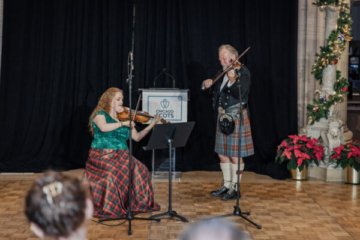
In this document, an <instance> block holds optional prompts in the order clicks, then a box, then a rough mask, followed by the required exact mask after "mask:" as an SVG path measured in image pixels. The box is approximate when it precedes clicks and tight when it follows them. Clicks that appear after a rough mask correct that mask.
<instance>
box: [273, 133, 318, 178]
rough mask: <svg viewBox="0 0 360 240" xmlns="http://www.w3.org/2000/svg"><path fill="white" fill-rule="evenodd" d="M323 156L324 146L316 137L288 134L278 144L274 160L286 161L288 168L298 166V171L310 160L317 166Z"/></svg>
mask: <svg viewBox="0 0 360 240" xmlns="http://www.w3.org/2000/svg"><path fill="white" fill-rule="evenodd" d="M323 156H324V147H323V145H321V144H320V143H319V141H318V140H317V139H315V138H309V137H307V136H305V135H304V136H297V135H290V136H289V138H286V139H284V140H283V141H282V142H281V144H280V145H279V146H278V148H277V154H276V158H275V162H277V161H279V162H280V163H282V162H284V161H288V163H287V168H288V170H290V169H296V168H299V171H302V170H303V169H304V166H305V165H306V166H307V165H308V164H309V163H311V162H313V163H315V164H316V165H317V166H319V162H320V161H322V160H323Z"/></svg>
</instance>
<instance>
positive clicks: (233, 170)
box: [231, 163, 245, 191]
mask: <svg viewBox="0 0 360 240" xmlns="http://www.w3.org/2000/svg"><path fill="white" fill-rule="evenodd" d="M244 167H245V163H241V164H240V172H239V175H240V176H239V183H240V182H241V175H242V172H243V170H244ZM237 170H238V165H237V164H233V163H232V164H231V184H232V187H233V188H234V189H235V190H236V191H238V189H239V186H237V184H236V183H237V174H236V173H237Z"/></svg>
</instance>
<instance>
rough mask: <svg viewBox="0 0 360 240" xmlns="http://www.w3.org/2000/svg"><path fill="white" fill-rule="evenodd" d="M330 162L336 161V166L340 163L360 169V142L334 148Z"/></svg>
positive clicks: (343, 165)
mask: <svg viewBox="0 0 360 240" xmlns="http://www.w3.org/2000/svg"><path fill="white" fill-rule="evenodd" d="M330 159H331V160H330V162H335V163H336V167H338V166H339V165H340V166H341V167H342V168H343V169H345V168H346V167H347V166H350V167H352V168H354V169H355V170H356V171H359V170H360V142H359V141H357V140H356V141H354V142H351V143H347V144H344V145H340V146H339V147H337V148H334V152H333V153H332V154H331V157H330Z"/></svg>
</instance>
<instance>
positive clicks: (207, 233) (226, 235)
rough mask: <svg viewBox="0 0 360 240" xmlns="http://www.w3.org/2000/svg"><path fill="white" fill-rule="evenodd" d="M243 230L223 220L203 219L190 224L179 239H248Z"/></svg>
mask: <svg viewBox="0 0 360 240" xmlns="http://www.w3.org/2000/svg"><path fill="white" fill-rule="evenodd" d="M249 239H250V238H249V237H248V236H246V235H245V234H244V233H243V232H241V231H240V230H239V229H237V228H236V227H235V226H233V225H232V224H230V223H229V222H227V221H224V220H203V221H200V222H197V223H195V224H193V225H190V227H188V228H187V229H186V230H185V231H184V232H183V234H182V235H181V236H180V238H179V240H249Z"/></svg>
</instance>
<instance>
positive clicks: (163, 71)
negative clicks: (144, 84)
mask: <svg viewBox="0 0 360 240" xmlns="http://www.w3.org/2000/svg"><path fill="white" fill-rule="evenodd" d="M165 70H166V68H163V70H162V71H161V72H160V73H159V74H158V75H157V76H156V77H155V79H154V88H155V81H156V79H158V78H159V77H160V76H161V74H163V73H165Z"/></svg>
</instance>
